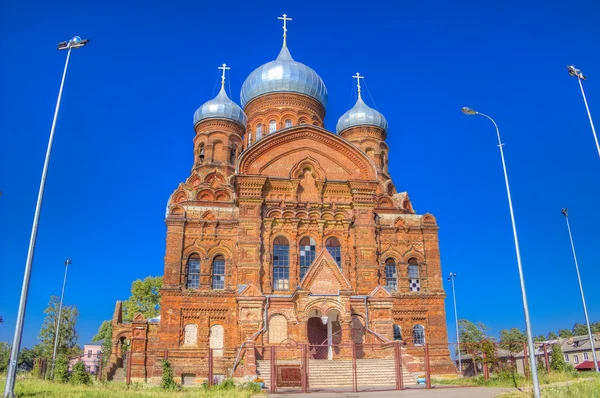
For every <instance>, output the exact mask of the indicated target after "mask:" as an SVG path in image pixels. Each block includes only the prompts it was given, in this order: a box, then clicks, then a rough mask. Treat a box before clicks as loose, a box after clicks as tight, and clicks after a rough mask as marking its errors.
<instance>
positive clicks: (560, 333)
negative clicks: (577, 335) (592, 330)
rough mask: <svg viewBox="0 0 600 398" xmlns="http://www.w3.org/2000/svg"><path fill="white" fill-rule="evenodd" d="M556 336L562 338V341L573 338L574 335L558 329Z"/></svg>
mask: <svg viewBox="0 0 600 398" xmlns="http://www.w3.org/2000/svg"><path fill="white" fill-rule="evenodd" d="M558 335H559V336H560V337H562V338H563V339H564V338H567V337H573V336H574V335H573V332H571V331H570V330H569V329H560V330H559V331H558Z"/></svg>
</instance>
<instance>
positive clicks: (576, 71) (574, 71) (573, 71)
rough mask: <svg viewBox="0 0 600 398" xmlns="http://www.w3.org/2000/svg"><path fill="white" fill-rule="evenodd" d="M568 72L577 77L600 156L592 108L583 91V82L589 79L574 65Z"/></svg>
mask: <svg viewBox="0 0 600 398" xmlns="http://www.w3.org/2000/svg"><path fill="white" fill-rule="evenodd" d="M567 70H568V71H569V75H571V76H573V77H576V78H577V81H578V82H579V88H580V89H581V95H582V96H583V103H584V104H585V109H586V110H587V114H588V118H589V119H590V126H592V133H593V134H594V141H596V149H597V150H598V156H600V144H598V136H596V129H595V128H594V122H593V121H592V114H591V113H590V107H589V106H588V103H587V98H585V91H583V84H582V83H581V81H582V80H587V77H585V76H584V74H583V73H581V70H580V69H577V68H575V66H574V65H569V66H567Z"/></svg>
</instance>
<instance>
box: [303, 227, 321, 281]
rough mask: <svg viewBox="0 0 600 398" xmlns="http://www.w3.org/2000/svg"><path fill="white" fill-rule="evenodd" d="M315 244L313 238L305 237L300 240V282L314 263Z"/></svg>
mask: <svg viewBox="0 0 600 398" xmlns="http://www.w3.org/2000/svg"><path fill="white" fill-rule="evenodd" d="M316 254H317V244H316V242H315V240H314V239H313V238H310V237H308V236H305V237H304V238H302V239H301V240H300V280H302V278H304V275H306V271H308V267H310V265H311V264H312V262H313V261H315V256H316Z"/></svg>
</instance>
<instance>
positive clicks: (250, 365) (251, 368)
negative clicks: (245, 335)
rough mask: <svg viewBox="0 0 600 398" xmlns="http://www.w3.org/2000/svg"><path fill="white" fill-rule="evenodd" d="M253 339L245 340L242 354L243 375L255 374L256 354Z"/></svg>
mask: <svg viewBox="0 0 600 398" xmlns="http://www.w3.org/2000/svg"><path fill="white" fill-rule="evenodd" d="M254 349H255V344H254V341H252V340H248V341H246V353H245V355H244V376H256V355H255V351H254Z"/></svg>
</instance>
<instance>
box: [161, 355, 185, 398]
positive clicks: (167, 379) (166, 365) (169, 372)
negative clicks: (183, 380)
mask: <svg viewBox="0 0 600 398" xmlns="http://www.w3.org/2000/svg"><path fill="white" fill-rule="evenodd" d="M162 371H163V375H162V380H161V381H160V388H162V389H163V390H171V391H178V390H180V389H181V386H180V385H179V384H177V383H176V382H175V379H174V378H173V369H172V368H171V362H169V361H168V360H166V359H163V361H162Z"/></svg>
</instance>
